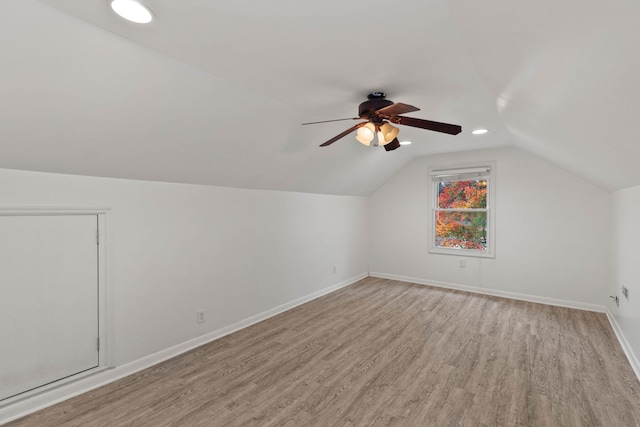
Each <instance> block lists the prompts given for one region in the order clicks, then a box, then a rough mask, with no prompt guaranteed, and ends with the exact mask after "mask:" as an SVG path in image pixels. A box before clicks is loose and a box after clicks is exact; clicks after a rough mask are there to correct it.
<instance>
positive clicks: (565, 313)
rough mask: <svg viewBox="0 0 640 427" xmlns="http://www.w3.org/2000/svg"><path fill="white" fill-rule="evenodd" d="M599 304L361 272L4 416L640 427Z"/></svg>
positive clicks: (69, 420)
mask: <svg viewBox="0 0 640 427" xmlns="http://www.w3.org/2000/svg"><path fill="white" fill-rule="evenodd" d="M639 392H640V384H639V383H638V380H637V379H636V377H635V375H634V373H633V371H632V369H631V366H630V365H629V363H628V361H627V360H626V358H625V356H624V354H623V352H622V349H621V348H620V346H619V344H618V342H617V341H616V339H615V336H614V333H613V331H612V330H611V327H610V325H609V323H608V321H607V318H606V316H605V315H604V314H601V313H593V312H587V311H580V310H572V309H567V308H561V307H553V306H547V305H541V304H534V303H528V302H522V301H514V300H508V299H504V298H496V297H490V296H483V295H476V294H469V293H465V292H460V291H453V290H446V289H440V288H434V287H428V286H423V285H416V284H409V283H404V282H396V281H391V280H385V279H376V278H367V279H364V280H362V281H360V282H358V283H356V284H354V285H351V286H349V287H346V288H343V289H341V290H339V291H337V292H334V293H332V294H329V295H326V296H324V297H322V298H319V299H317V300H314V301H312V302H310V303H307V304H304V305H302V306H299V307H296V308H294V309H292V310H290V311H288V312H286V313H283V314H281V315H278V316H276V317H273V318H270V319H268V320H266V321H264V322H261V323H259V324H256V325H254V326H251V327H249V328H247V329H244V330H242V331H239V332H236V333H234V334H232V335H228V336H226V337H224V338H222V339H219V340H217V341H215V342H212V343H210V344H207V345H204V346H202V347H199V348H197V349H195V350H193V351H191V352H188V353H185V354H183V355H181V356H179V357H176V358H174V359H171V360H169V361H167V362H164V363H162V364H159V365H157V366H154V367H152V368H149V369H147V370H144V371H142V372H139V373H137V374H134V375H131V376H129V377H127V378H124V379H122V380H120V381H117V382H114V383H112V384H109V385H107V386H104V387H102V388H99V389H96V390H94V391H91V392H89V393H86V394H84V395H82V396H78V397H76V398H73V399H70V400H68V401H65V402H62V403H60V404H58V405H55V406H52V407H50V408H47V409H45V410H42V411H40V412H37V413H35V414H32V415H30V416H27V417H25V418H23V419H20V420H17V421H15V422H13V423H10V424H9V425H10V426H83V427H90V426H154V427H156V426H287V427H294V426H296V427H297V426H334V425H335V426H390V425H394V426H403V427H404V426H450V425H460V426H587V425H588V426H639V425H640V397H639Z"/></svg>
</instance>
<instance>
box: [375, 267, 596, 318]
mask: <svg viewBox="0 0 640 427" xmlns="http://www.w3.org/2000/svg"><path fill="white" fill-rule="evenodd" d="M369 276H372V277H380V278H382V279H391V280H399V281H401V282H409V283H417V284H419V285H428V286H436V287H439V288H447V289H456V290H459V291H465V292H473V293H476V294H483V295H492V296H496V297H502V298H510V299H516V300H520V301H529V302H537V303H540V304H548V305H556V306H559V307H567V308H576V309H579V310H586V311H596V312H598V313H604V312H605V308H606V307H605V306H604V305H597V304H588V303H584V302H579V301H569V300H563V299H558V298H548V297H540V296H536V295H528V294H520V293H517V292H507V291H501V290H497V289H489V288H481V287H479V286H469V285H459V284H456V283H448V282H438V281H436V280H426V279H420V278H417V277H408V276H401V275H397V274H387V273H380V272H369Z"/></svg>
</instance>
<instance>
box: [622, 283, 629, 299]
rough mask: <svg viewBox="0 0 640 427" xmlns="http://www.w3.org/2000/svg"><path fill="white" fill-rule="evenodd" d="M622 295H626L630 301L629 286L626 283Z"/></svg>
mask: <svg viewBox="0 0 640 427" xmlns="http://www.w3.org/2000/svg"><path fill="white" fill-rule="evenodd" d="M622 295H624V297H625V298H626V299H627V301H629V288H627V287H626V286H625V285H622Z"/></svg>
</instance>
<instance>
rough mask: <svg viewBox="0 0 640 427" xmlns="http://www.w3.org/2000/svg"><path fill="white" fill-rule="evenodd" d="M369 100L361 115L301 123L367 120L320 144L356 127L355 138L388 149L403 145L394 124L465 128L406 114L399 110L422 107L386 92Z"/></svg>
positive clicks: (453, 129)
mask: <svg viewBox="0 0 640 427" xmlns="http://www.w3.org/2000/svg"><path fill="white" fill-rule="evenodd" d="M367 98H368V101H365V102H363V103H362V104H360V106H359V107H358V115H359V116H358V117H353V118H348V119H336V120H323V121H320V122H309V123H302V124H303V125H314V124H317V123H329V122H338V121H342V120H366V121H364V122H360V123H358V124H357V125H355V126H352V127H350V128H349V129H347V130H345V131H344V132H342V133H341V134H339V135H336V136H334V137H333V138H331V139H330V140H328V141H327V142H325V143H323V144H320V147H326V146H327V145H331V144H333V143H334V142H336V141H337V140H339V139H340V138H344V137H345V136H347V135H349V134H350V133H351V132H353V131H356V139H357V140H358V141H359V142H361V143H362V144H364V145H366V146H374V147H377V146H380V145H382V146H384V149H385V150H386V151H392V150H395V149H396V148H398V147H400V142H399V141H398V138H397V136H398V132H399V129H398V128H397V127H395V126H393V125H392V124H391V123H393V124H398V125H405V126H412V127H416V128H421V129H427V130H433V131H436V132H442V133H448V134H450V135H457V134H459V133H460V132H462V128H461V127H460V126H458V125H452V124H449V123H441V122H432V121H431V120H423V119H416V118H414V117H405V116H401V115H400V114H406V113H411V112H414V111H420V109H419V108H417V107H414V106H413V105H408V104H403V103H401V102H398V103H394V102H392V101H389V100H388V99H386V98H387V95H386V94H385V93H384V92H373V93H371V94H369V95H368V96H367Z"/></svg>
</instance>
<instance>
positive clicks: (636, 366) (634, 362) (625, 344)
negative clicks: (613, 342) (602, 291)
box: [606, 307, 640, 381]
mask: <svg viewBox="0 0 640 427" xmlns="http://www.w3.org/2000/svg"><path fill="white" fill-rule="evenodd" d="M606 313H607V319H609V323H610V324H611V328H612V329H613V332H614V333H615V334H616V338H618V342H619V343H620V347H622V351H624V354H625V356H627V360H629V364H630V365H631V368H632V369H633V372H635V374H636V377H637V378H638V381H640V363H638V358H637V357H636V355H635V354H634V353H633V350H632V349H631V346H630V345H629V341H627V339H626V338H625V336H624V334H623V333H622V328H620V325H619V324H618V321H617V320H616V317H615V316H614V315H613V313H612V312H611V311H610V310H609V307H607V310H606Z"/></svg>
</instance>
